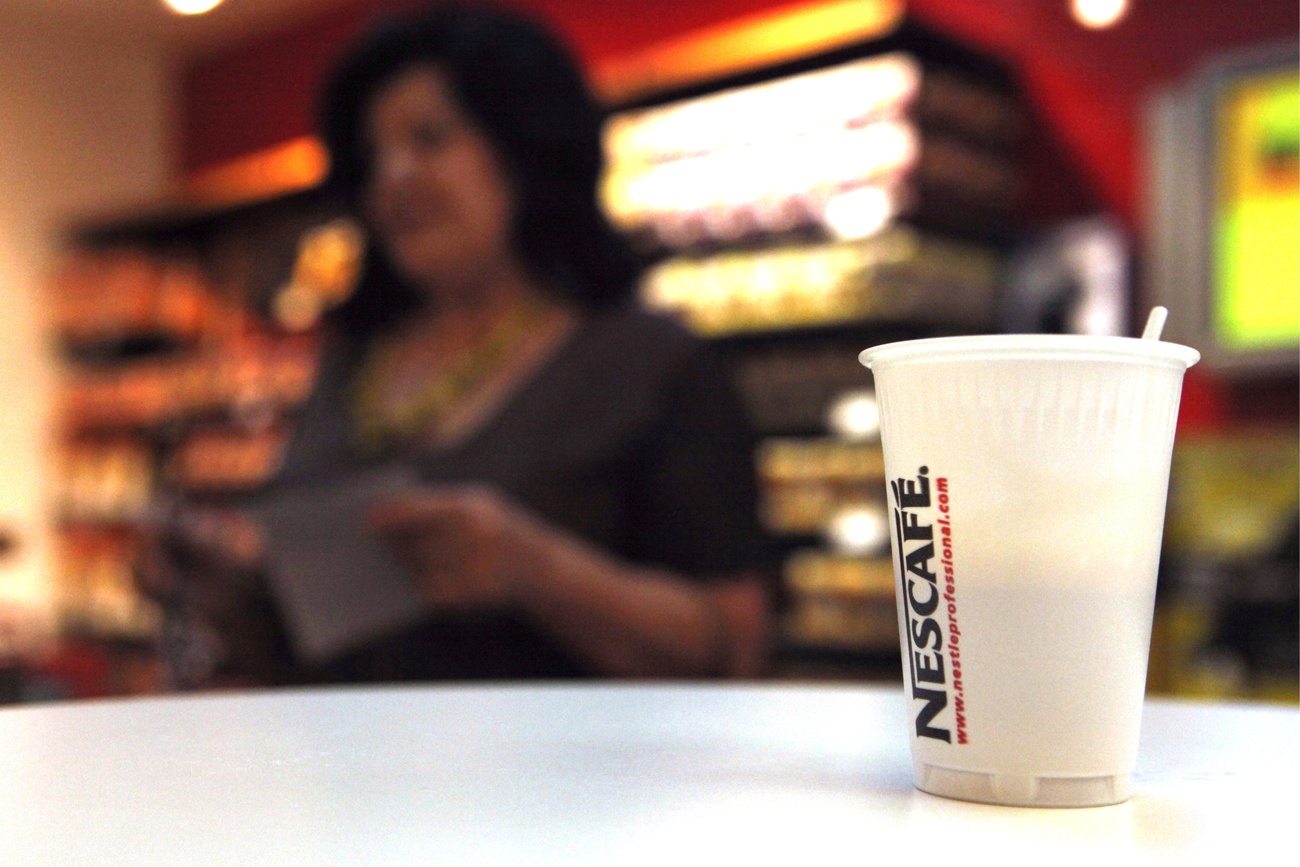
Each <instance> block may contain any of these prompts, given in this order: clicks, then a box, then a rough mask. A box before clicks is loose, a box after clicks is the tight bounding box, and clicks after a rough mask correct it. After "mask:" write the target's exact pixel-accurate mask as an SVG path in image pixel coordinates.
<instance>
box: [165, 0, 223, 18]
mask: <svg viewBox="0 0 1300 867" xmlns="http://www.w3.org/2000/svg"><path fill="white" fill-rule="evenodd" d="M163 2H164V3H166V4H167V8H169V9H171V10H172V11H173V12H175V13H176V14H177V15H202V14H203V13H204V12H211V11H212V10H213V9H216V8H217V7H218V6H220V5H221V0H163Z"/></svg>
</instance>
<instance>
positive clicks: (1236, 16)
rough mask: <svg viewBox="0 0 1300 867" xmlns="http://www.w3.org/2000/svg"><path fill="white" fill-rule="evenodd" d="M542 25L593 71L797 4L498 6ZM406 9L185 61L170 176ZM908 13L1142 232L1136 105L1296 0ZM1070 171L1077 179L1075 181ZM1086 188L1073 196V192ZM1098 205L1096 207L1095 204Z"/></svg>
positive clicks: (540, 0) (993, 4)
mask: <svg viewBox="0 0 1300 867" xmlns="http://www.w3.org/2000/svg"><path fill="white" fill-rule="evenodd" d="M506 2H508V4H509V5H514V6H517V7H521V8H526V9H530V10H532V11H534V12H536V13H537V14H539V15H541V16H543V17H545V18H546V19H548V20H550V21H551V22H552V23H553V24H554V25H555V26H556V27H557V28H558V29H559V30H560V31H561V32H562V33H563V34H564V35H565V36H566V37H568V39H569V40H570V42H571V43H572V44H573V46H574V48H575V50H576V51H577V53H578V55H579V57H580V58H581V59H582V60H584V61H585V62H587V63H588V64H591V63H595V62H598V61H600V60H603V59H606V58H610V57H614V56H617V55H619V54H621V53H625V52H628V51H631V50H635V49H638V48H642V47H646V46H649V45H652V44H654V43H655V42H657V41H659V40H662V39H665V38H668V37H672V36H675V35H680V34H682V33H686V32H689V31H691V30H694V29H697V28H699V27H703V26H707V25H710V24H718V23H723V22H726V21H729V20H732V19H735V18H737V17H740V16H743V15H748V14H753V13H756V12H762V11H767V10H771V9H776V8H780V7H782V6H788V5H791V3H792V0H700V2H693V3H683V2H680V0H506ZM413 5H417V4H416V3H415V2H413V0H357V2H356V3H354V4H353V5H351V6H348V7H345V8H344V9H343V10H341V11H336V12H333V13H331V14H328V15H326V16H323V17H319V18H315V19H310V20H305V21H302V22H301V23H300V24H298V25H295V26H294V27H293V28H291V29H289V30H285V31H283V32H280V33H276V34H273V35H270V36H267V37H264V38H262V39H259V40H256V41H253V42H250V43H248V44H245V45H242V46H238V47H235V48H231V49H228V50H225V51H221V52H219V53H217V54H214V55H211V56H209V57H205V58H203V59H201V60H199V61H197V62H195V63H193V64H191V65H190V66H189V67H188V68H187V69H186V70H185V71H184V73H183V77H182V105H181V109H180V116H181V119H182V120H181V139H180V142H179V151H180V152H179V161H178V162H179V169H180V171H181V172H182V173H183V174H188V173H189V172H191V171H193V170H195V169H198V168H203V167H210V166H213V165H217V164H220V163H222V162H224V161H226V160H229V159H231V158H233V157H238V156H241V155H243V154H246V153H249V152H251V151H255V150H258V149H260V148H263V147H266V146H268V145H273V144H277V143H279V142H282V141H285V140H288V139H291V138H294V137H297V136H300V135H303V134H304V133H307V132H310V131H311V129H312V110H313V100H314V95H315V93H316V89H317V86H318V83H319V81H320V77H321V74H322V72H323V71H324V70H325V69H326V68H327V66H328V64H329V62H330V59H331V58H332V57H333V56H334V55H335V54H336V53H337V52H338V50H339V49H340V47H341V46H342V45H344V44H345V43H346V42H347V40H348V38H349V37H350V36H351V35H352V34H354V33H355V32H357V30H358V29H359V28H360V27H362V26H363V25H364V23H365V22H366V21H368V20H369V19H370V18H371V17H372V16H373V15H375V14H377V13H378V12H381V11H384V10H391V9H399V8H402V7H409V6H413ZM911 7H912V9H913V11H914V12H915V14H916V15H917V16H918V17H919V18H921V19H923V20H926V21H928V22H930V23H932V24H934V25H936V26H938V27H940V28H942V29H944V30H946V31H948V32H950V33H952V34H953V35H955V36H957V37H959V38H962V39H964V40H966V41H967V42H970V43H971V44H973V45H977V46H980V47H982V48H985V49H988V50H990V51H992V52H994V53H996V54H998V55H1000V56H1002V57H1003V58H1005V59H1006V60H1007V61H1008V62H1009V63H1011V64H1012V65H1013V66H1014V67H1015V68H1016V69H1017V70H1018V72H1019V73H1020V75H1021V78H1022V81H1023V83H1024V86H1025V88H1026V90H1027V92H1028V94H1029V96H1030V98H1031V100H1032V104H1033V106H1034V108H1035V110H1036V112H1037V113H1038V114H1039V116H1040V117H1041V119H1042V120H1043V121H1044V123H1043V124H1042V125H1041V126H1039V127H1036V129H1035V131H1034V135H1035V136H1037V137H1038V143H1039V144H1040V145H1041V146H1043V147H1047V146H1051V147H1053V148H1054V147H1055V146H1057V145H1058V144H1059V146H1060V147H1063V148H1064V155H1063V157H1062V156H1058V155H1055V154H1043V153H1042V148H1041V147H1040V148H1038V149H1035V150H1034V151H1031V155H1033V156H1034V157H1035V158H1037V159H1039V160H1041V161H1042V162H1043V165H1041V166H1038V169H1039V170H1035V166H1034V165H1032V164H1031V166H1030V167H1029V174H1030V177H1031V178H1032V179H1035V180H1036V181H1037V182H1039V183H1043V184H1047V185H1049V186H1053V187H1055V189H1052V190H1050V192H1051V193H1052V194H1051V195H1043V194H1040V195H1038V196H1036V197H1032V198H1033V199H1034V200H1035V201H1031V203H1030V205H1031V208H1033V207H1043V206H1046V207H1047V209H1048V210H1050V203H1051V202H1052V201H1059V200H1061V199H1062V198H1068V199H1074V200H1078V201H1077V206H1078V207H1083V206H1093V205H1101V206H1103V207H1106V208H1107V209H1108V210H1111V211H1113V212H1115V213H1117V214H1119V215H1120V216H1121V217H1123V218H1125V219H1126V220H1127V221H1128V222H1129V223H1130V224H1131V225H1136V224H1137V215H1138V212H1139V199H1140V189H1139V176H1138V172H1139V160H1138V135H1139V129H1140V108H1141V105H1142V102H1143V100H1144V98H1145V97H1146V96H1147V95H1148V94H1149V93H1150V91H1151V90H1152V89H1153V88H1154V87H1157V86H1159V85H1162V84H1166V83H1168V82H1171V81H1174V80H1176V79H1177V78H1179V77H1181V76H1183V75H1186V74H1187V73H1188V72H1190V71H1192V70H1193V69H1195V68H1196V67H1197V66H1198V65H1199V64H1200V63H1202V62H1203V61H1204V60H1205V58H1207V57H1209V56H1211V55H1213V54H1215V53H1218V52H1221V51H1225V50H1230V49H1232V48H1237V47H1241V46H1248V45H1254V44H1257V43H1260V42H1261V41H1269V40H1279V39H1284V38H1290V39H1295V38H1297V34H1298V33H1300V11H1298V7H1297V4H1296V3H1295V2H1294V0H1252V2H1234V3H1225V2H1223V0H1134V2H1133V4H1132V9H1131V11H1130V13H1129V14H1128V16H1127V17H1126V18H1125V19H1124V20H1123V21H1121V22H1120V24H1119V25H1118V26H1116V27H1114V28H1111V29H1109V30H1103V31H1088V30H1084V29H1083V28H1080V27H1079V26H1077V25H1076V24H1074V22H1073V21H1071V20H1070V17H1069V13H1068V8H1067V7H1068V0H912V3H911ZM1070 165H1077V166H1078V167H1079V169H1080V170H1081V175H1080V174H1079V173H1078V172H1076V175H1077V178H1070V177H1069V174H1070V172H1069V171H1068V169H1069V167H1070ZM1081 184H1082V185H1083V186H1084V187H1085V189H1083V190H1081V189H1080V185H1081ZM1094 198H1095V200H1096V201H1093V199H1094Z"/></svg>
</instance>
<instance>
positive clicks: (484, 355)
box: [352, 299, 547, 452]
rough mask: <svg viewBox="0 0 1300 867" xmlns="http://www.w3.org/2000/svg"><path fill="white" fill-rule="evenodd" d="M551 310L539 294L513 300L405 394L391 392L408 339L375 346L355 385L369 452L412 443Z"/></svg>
mask: <svg viewBox="0 0 1300 867" xmlns="http://www.w3.org/2000/svg"><path fill="white" fill-rule="evenodd" d="M546 315H547V307H546V306H545V305H544V304H542V303H541V302H540V301H539V300H536V299H526V300H522V301H520V302H518V303H515V304H512V305H510V306H509V307H508V308H507V309H506V310H504V311H503V312H502V313H501V314H500V315H498V316H497V317H496V319H495V321H494V322H493V323H492V324H491V326H490V327H489V328H488V330H487V331H486V333H484V335H483V337H482V338H481V339H480V340H478V341H477V342H476V343H475V344H474V345H473V346H471V347H469V348H467V349H465V350H463V351H461V352H460V353H459V354H458V355H457V357H456V358H454V359H452V360H451V362H450V363H449V364H447V365H446V366H445V368H444V369H443V370H442V371H440V372H436V373H431V374H430V375H429V377H428V378H427V381H426V382H424V384H423V385H422V386H421V387H419V388H417V389H414V390H413V391H412V392H411V393H410V394H408V395H403V396H402V397H401V398H397V399H395V398H393V397H392V396H391V395H390V394H389V391H388V387H389V385H390V383H391V382H392V381H393V379H394V377H395V376H396V374H397V372H398V371H399V369H400V368H401V367H402V366H403V365H404V364H407V363H408V362H409V355H410V344H409V342H403V341H391V342H388V343H383V344H380V345H378V346H376V347H375V348H374V349H373V350H372V351H371V352H370V353H369V357H368V358H367V359H366V360H365V362H363V366H362V369H361V371H360V373H359V375H358V376H357V378H356V379H355V381H354V384H353V389H352V413H353V419H354V423H355V429H356V433H357V439H358V440H359V441H360V444H361V446H362V447H363V448H365V449H366V450H367V451H370V452H379V451H383V450H384V449H385V448H387V447H390V446H392V445H394V444H396V443H401V442H410V441H411V440H413V439H415V438H417V437H418V436H420V435H421V434H422V433H424V432H426V431H428V430H429V429H430V428H431V427H432V426H433V425H435V424H436V423H437V421H438V419H440V418H443V417H445V416H446V415H447V414H448V413H450V412H451V411H453V410H454V408H455V407H456V406H457V405H459V404H460V403H461V402H462V401H464V400H465V399H466V398H468V397H470V396H471V395H473V394H474V392H475V391H476V390H477V389H478V388H479V387H481V386H482V385H483V384H484V382H485V381H487V380H488V379H489V378H490V377H491V376H492V374H493V373H495V372H496V371H497V370H498V369H499V368H500V365H501V362H502V361H503V360H505V359H506V357H507V356H508V355H509V354H510V353H511V351H512V350H513V349H514V348H515V347H516V346H517V345H519V343H520V342H521V341H523V340H524V339H525V338H526V337H527V336H528V333H529V332H530V331H531V330H533V328H534V327H536V326H537V325H538V324H539V323H540V322H541V321H542V320H543V319H544V318H545V317H546Z"/></svg>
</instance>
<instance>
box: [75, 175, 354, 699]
mask: <svg viewBox="0 0 1300 867" xmlns="http://www.w3.org/2000/svg"><path fill="white" fill-rule="evenodd" d="M334 218H335V213H334V211H332V210H331V209H330V208H329V206H328V204H327V203H326V202H325V201H324V200H323V199H322V198H321V197H320V196H319V194H317V193H314V192H307V193H303V192H296V193H293V194H290V195H285V196H279V197H276V198H273V199H269V200H259V201H255V202H247V203H239V204H231V205H225V206H221V207H198V206H183V205H177V206H169V207H162V208H153V209H147V210H140V211H135V212H132V213H131V214H129V215H126V216H120V217H112V218H104V219H101V220H97V221H90V222H86V223H83V224H81V225H78V226H76V227H74V228H73V229H72V230H71V231H70V232H69V234H68V240H67V244H66V250H65V253H64V256H63V260H62V263H61V267H60V268H59V269H58V272H57V275H56V277H55V278H54V280H53V285H52V286H51V290H50V295H51V300H52V304H53V309H54V311H55V324H56V335H57V339H58V346H59V351H60V354H61V357H62V360H63V376H62V379H61V390H60V398H61V400H60V412H59V421H60V427H59V430H60V434H59V451H60V455H61V472H60V474H59V480H60V484H59V488H58V491H57V500H56V513H57V516H58V524H57V541H58V548H59V557H58V564H59V568H60V573H59V580H58V585H57V586H58V593H59V613H60V619H61V627H62V631H63V634H64V635H65V637H67V638H68V639H69V640H72V641H76V642H78V643H79V644H80V645H81V646H83V647H84V646H92V647H98V648H100V649H101V650H102V652H103V654H104V655H105V657H107V659H106V661H105V662H104V666H105V670H106V671H110V673H111V668H112V663H113V659H114V658H115V657H117V656H120V655H122V654H123V652H124V650H123V649H124V648H125V651H126V653H127V655H133V656H137V657H138V656H140V655H142V654H143V655H147V654H149V653H154V654H156V653H157V650H158V644H159V641H160V639H161V633H162V629H163V618H162V613H161V612H160V611H159V609H158V607H157V606H156V605H155V604H154V603H153V602H152V601H151V600H148V599H145V598H143V597H142V596H141V595H140V594H139V593H138V591H137V589H136V587H135V582H134V579H133V574H132V570H133V564H134V561H135V559H136V555H137V552H138V548H139V544H140V540H141V529H142V526H143V525H145V524H146V523H147V522H149V521H151V520H153V519H154V517H155V513H156V511H157V508H158V504H159V503H160V502H161V501H164V500H165V499H166V497H167V495H168V494H170V493H184V494H186V495H188V496H194V497H200V498H203V497H208V498H220V497H221V496H223V495H228V494H230V493H231V492H235V491H239V490H243V489H246V488H248V487H249V486H251V485H255V484H257V483H258V482H259V481H261V480H262V479H264V478H266V477H267V476H268V475H269V474H270V473H271V472H273V471H274V468H275V466H276V465H277V462H278V460H279V457H280V453H281V450H282V448H283V445H284V443H285V441H286V439H287V435H288V432H289V430H290V427H291V425H292V420H293V414H294V411H295V409H296V407H297V406H298V405H299V404H300V403H301V402H302V401H303V399H304V398H305V397H306V396H307V394H308V392H309V389H310V387H311V383H312V380H313V377H314V373H315V366H316V362H317V350H318V346H317V342H318V336H317V334H316V333H315V331H314V329H312V328H311V327H310V325H309V323H308V322H307V320H304V319H301V318H300V319H299V321H298V323H296V324H299V325H300V326H306V327H300V328H299V329H297V330H295V329H289V328H285V327H282V325H280V324H279V323H277V321H276V319H275V318H274V317H273V316H271V315H270V313H271V311H272V310H273V309H274V305H275V302H276V299H277V298H280V297H282V296H283V295H284V294H285V293H286V291H288V290H289V289H290V288H292V289H293V290H294V291H298V292H302V291H306V290H305V289H304V287H303V286H302V285H299V284H300V283H301V282H302V279H303V273H304V267H305V266H304V264H303V261H302V260H303V255H302V252H301V247H302V243H301V242H302V239H303V238H304V237H306V236H308V235H310V232H311V231H312V230H313V229H315V228H317V227H319V226H328V225H329V224H330V221H331V220H333V219H334ZM318 258H319V256H318ZM295 281H298V282H297V283H295ZM309 288H310V287H309ZM107 676H108V675H106V677H107Z"/></svg>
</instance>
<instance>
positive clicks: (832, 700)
mask: <svg viewBox="0 0 1300 867" xmlns="http://www.w3.org/2000/svg"><path fill="white" fill-rule="evenodd" d="M906 726H907V717H906V706H905V702H904V700H903V695H902V692H901V690H900V689H898V688H897V687H890V688H883V687H846V686H793V685H784V684H781V685H766V684H755V685H748V686H716V685H713V686H710V685H704V686H690V685H662V686H650V685H617V686H609V685H602V686H576V685H565V686H497V687H488V686H451V687H446V686H444V687H419V688H361V689H335V690H320V691H290V692H279V693H274V692H265V693H240V694H224V695H209V696H196V697H169V698H158V699H137V700H126V701H104V702H83V703H68V704H52V705H45V706H30V707H18V708H11V709H6V710H3V711H0V864H6V865H7V864H24V865H37V864H39V865H65V864H66V865H72V864H78V865H80V864H132V865H143V864H168V865H174V864H196V865H198V864H202V865H224V864H231V865H235V864H238V865H249V864H275V865H282V864H312V865H316V864H338V865H362V864H410V863H420V864H425V863H433V864H452V865H476V864H519V865H524V864H527V865H537V864H566V865H568V864H601V865H625V864H647V865H649V864H653V865H665V867H670V865H680V864H691V865H693V864H746V863H749V864H754V863H758V864H778V863H780V864H789V865H795V864H817V863H819V861H818V859H825V861H824V862H822V863H835V864H839V863H851V862H867V861H869V860H875V859H876V858H883V859H887V860H884V861H882V862H881V863H886V864H894V865H903V864H940V863H943V864H962V863H965V862H967V861H968V860H970V861H971V862H972V863H984V859H985V858H986V857H987V856H990V855H993V854H996V856H997V857H998V858H999V859H1000V863H1005V864H1024V863H1032V862H1030V861H1028V860H1027V859H1029V858H1035V859H1042V860H1038V861H1037V863H1049V862H1047V860H1046V859H1048V858H1051V862H1050V863H1053V864H1061V863H1089V864H1092V865H1103V867H1104V865H1106V864H1126V863H1133V862H1134V861H1135V856H1137V857H1139V858H1140V860H1141V862H1142V863H1147V864H1149V863H1166V862H1167V863H1170V864H1201V863H1218V862H1222V861H1223V860H1224V859H1225V858H1230V859H1233V860H1234V861H1236V862H1238V863H1241V862H1240V859H1242V858H1243V857H1249V856H1251V855H1255V854H1259V855H1263V854H1264V853H1268V854H1270V855H1273V856H1274V857H1276V855H1274V853H1277V852H1286V851H1290V852H1291V853H1292V854H1294V852H1295V826H1296V823H1297V816H1300V810H1298V809H1297V806H1298V805H1300V796H1297V794H1296V785H1295V778H1296V776H1297V772H1298V771H1300V711H1297V710H1293V709H1289V708H1277V707H1267V706H1250V705H1213V704H1193V703H1183V702H1170V701H1158V700H1149V701H1148V702H1147V705H1146V711H1145V716H1144V718H1143V735H1142V744H1141V751H1140V758H1139V761H1138V768H1137V773H1136V776H1135V778H1134V789H1135V791H1136V793H1137V794H1136V795H1135V797H1134V798H1133V799H1132V800H1131V801H1129V802H1127V803H1125V804H1121V805H1118V806H1114V807H1098V808H1090V809H1078V810H1050V809H1048V810H1044V809H1038V810H1030V809H1017V808H1010V807H995V806H984V805H978V804H968V803H962V802H958V801H949V800H945V799H942V798H936V797H932V796H930V795H926V794H923V793H921V792H918V791H916V790H915V789H914V788H913V787H912V778H911V765H910V759H909V756H908V748H907V738H906V730H907V729H906ZM975 859H979V860H975Z"/></svg>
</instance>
